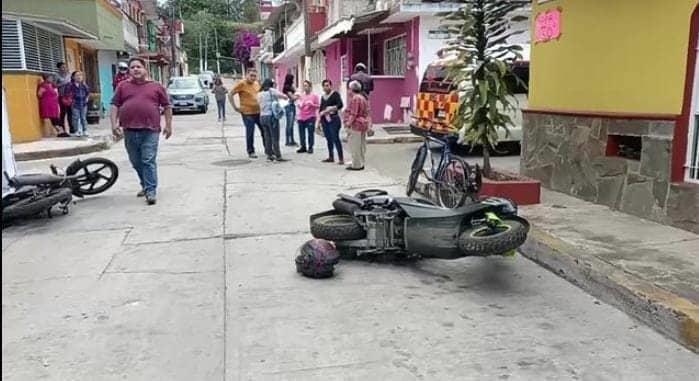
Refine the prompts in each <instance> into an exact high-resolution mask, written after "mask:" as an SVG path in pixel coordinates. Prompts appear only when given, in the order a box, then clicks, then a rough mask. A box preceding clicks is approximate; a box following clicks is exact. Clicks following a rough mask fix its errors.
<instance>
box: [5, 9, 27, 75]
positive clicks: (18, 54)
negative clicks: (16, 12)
mask: <svg viewBox="0 0 699 381" xmlns="http://www.w3.org/2000/svg"><path fill="white" fill-rule="evenodd" d="M19 32H20V30H19V25H18V23H17V20H9V19H2V69H3V70H13V69H14V70H17V69H22V68H23V66H22V61H23V60H22V46H21V44H20V40H19V36H20V34H19Z"/></svg>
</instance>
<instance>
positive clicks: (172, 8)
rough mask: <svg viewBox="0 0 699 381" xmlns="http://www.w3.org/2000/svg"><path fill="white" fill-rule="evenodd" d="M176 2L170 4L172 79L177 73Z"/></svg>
mask: <svg viewBox="0 0 699 381" xmlns="http://www.w3.org/2000/svg"><path fill="white" fill-rule="evenodd" d="M175 36H177V32H176V31H175V2H174V1H173V2H171V3H170V56H171V58H170V78H172V77H175V76H176V74H175V73H176V72H177V56H176V54H175Z"/></svg>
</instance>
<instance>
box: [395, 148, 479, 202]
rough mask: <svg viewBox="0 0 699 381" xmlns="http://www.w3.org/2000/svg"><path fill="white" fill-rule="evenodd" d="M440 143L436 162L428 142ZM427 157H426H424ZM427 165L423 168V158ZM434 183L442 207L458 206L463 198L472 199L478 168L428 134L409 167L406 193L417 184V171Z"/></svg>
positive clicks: (475, 193) (476, 187)
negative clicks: (439, 153) (453, 153)
mask: <svg viewBox="0 0 699 381" xmlns="http://www.w3.org/2000/svg"><path fill="white" fill-rule="evenodd" d="M430 142H432V143H436V144H438V145H439V146H441V155H440V156H439V159H438V161H437V162H435V157H433V155H432V151H431V150H430V146H429V143H430ZM428 158H429V161H428V160H427V159H428ZM426 161H427V162H428V163H429V167H428V168H427V169H425V162H426ZM421 174H423V175H424V176H425V177H426V178H427V180H428V181H429V182H430V183H432V184H434V186H435V194H436V198H437V202H438V203H439V204H440V205H441V206H442V207H444V208H458V207H459V206H462V205H463V204H464V202H465V201H466V199H467V198H469V197H470V198H471V199H475V197H476V195H477V194H478V191H479V190H480V187H481V174H480V168H479V167H478V165H476V168H475V170H473V169H472V168H471V167H470V166H469V165H468V163H466V161H464V160H463V159H461V158H460V157H457V156H454V155H452V153H451V150H450V149H449V146H448V144H447V143H446V142H445V141H443V140H440V139H437V138H434V137H432V136H425V139H424V140H423V142H422V145H421V146H420V148H418V150H417V153H416V154H415V159H414V160H413V163H412V165H411V168H410V177H409V178H408V186H407V191H406V194H407V195H408V196H410V195H411V194H412V193H413V192H414V191H415V190H416V187H417V182H418V179H419V177H420V175H421Z"/></svg>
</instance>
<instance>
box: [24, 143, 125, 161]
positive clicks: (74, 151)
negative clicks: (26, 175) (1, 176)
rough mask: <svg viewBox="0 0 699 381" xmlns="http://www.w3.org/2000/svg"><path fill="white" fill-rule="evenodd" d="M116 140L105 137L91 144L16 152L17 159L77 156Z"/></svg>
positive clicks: (102, 149)
mask: <svg viewBox="0 0 699 381" xmlns="http://www.w3.org/2000/svg"><path fill="white" fill-rule="evenodd" d="M116 142H117V141H116V140H113V139H111V138H110V139H105V140H102V141H97V142H94V143H91V144H86V145H82V146H77V147H70V148H62V149H53V150H44V151H30V152H19V153H15V160H16V161H31V160H43V159H51V158H55V157H65V156H77V155H84V154H88V153H93V152H97V151H104V150H106V149H109V147H111V146H112V144H114V143H116Z"/></svg>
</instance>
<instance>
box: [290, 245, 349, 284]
mask: <svg viewBox="0 0 699 381" xmlns="http://www.w3.org/2000/svg"><path fill="white" fill-rule="evenodd" d="M339 260H340V254H339V253H338V252H337V250H336V249H335V246H333V244H332V243H330V242H328V241H326V240H324V239H312V240H310V241H306V243H304V244H303V245H301V247H300V248H299V255H298V256H296V271H297V272H300V273H301V274H303V275H305V276H307V277H310V278H329V277H331V276H333V271H334V269H335V264H337V262H338V261H339Z"/></svg>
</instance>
